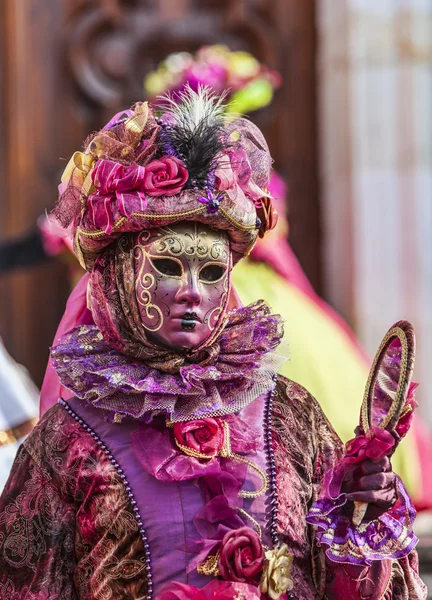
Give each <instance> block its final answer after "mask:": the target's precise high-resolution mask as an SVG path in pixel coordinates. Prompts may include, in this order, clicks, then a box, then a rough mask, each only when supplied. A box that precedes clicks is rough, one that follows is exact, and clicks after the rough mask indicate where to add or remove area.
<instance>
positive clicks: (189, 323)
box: [181, 312, 201, 331]
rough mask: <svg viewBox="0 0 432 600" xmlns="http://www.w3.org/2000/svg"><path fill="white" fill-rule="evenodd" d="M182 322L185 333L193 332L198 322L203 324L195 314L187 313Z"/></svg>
mask: <svg viewBox="0 0 432 600" xmlns="http://www.w3.org/2000/svg"><path fill="white" fill-rule="evenodd" d="M181 321H182V323H181V326H182V328H183V329H184V330H185V331H193V330H194V329H195V327H196V324H197V322H199V323H201V319H200V318H199V317H198V315H197V314H196V313H194V312H186V313H185V314H184V315H183V317H182V320H181Z"/></svg>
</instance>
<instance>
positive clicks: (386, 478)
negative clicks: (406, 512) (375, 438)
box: [342, 456, 397, 521]
mask: <svg viewBox="0 0 432 600" xmlns="http://www.w3.org/2000/svg"><path fill="white" fill-rule="evenodd" d="M342 492H344V493H346V494H347V498H348V500H351V501H353V502H367V503H368V509H367V512H366V515H365V520H367V521H370V520H372V519H376V518H378V517H379V516H380V515H382V514H383V513H385V512H387V511H388V510H390V509H391V508H392V507H393V506H394V504H395V502H396V500H397V492H396V474H395V473H394V472H393V470H392V466H391V462H390V459H389V457H388V456H383V457H382V458H379V459H372V458H365V460H364V461H362V462H361V463H360V464H357V465H355V466H354V467H353V468H352V469H350V470H349V471H348V472H347V473H346V476H345V479H344V481H343V484H342Z"/></svg>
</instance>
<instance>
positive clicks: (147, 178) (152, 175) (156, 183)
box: [143, 156, 189, 196]
mask: <svg viewBox="0 0 432 600" xmlns="http://www.w3.org/2000/svg"><path fill="white" fill-rule="evenodd" d="M188 177H189V174H188V172H187V170H186V167H185V166H184V163H183V162H182V161H181V160H179V159H178V158H175V156H162V157H161V158H159V159H158V160H153V161H151V162H150V163H149V164H148V165H146V167H145V175H144V182H143V189H144V191H145V193H146V194H148V195H149V196H165V195H167V196H174V195H175V194H178V193H179V192H180V191H181V190H182V189H183V187H184V185H185V183H186V182H187V180H188Z"/></svg>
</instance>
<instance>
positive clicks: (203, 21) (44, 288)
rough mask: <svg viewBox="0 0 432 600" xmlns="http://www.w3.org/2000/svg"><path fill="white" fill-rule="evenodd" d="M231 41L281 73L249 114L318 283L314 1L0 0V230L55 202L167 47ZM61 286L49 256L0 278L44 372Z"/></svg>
mask: <svg viewBox="0 0 432 600" xmlns="http://www.w3.org/2000/svg"><path fill="white" fill-rule="evenodd" d="M213 43H226V44H228V45H229V46H230V47H231V48H232V49H245V50H249V51H250V52H252V53H253V54H254V55H256V56H257V58H258V59H259V60H261V61H263V62H264V63H266V64H267V65H269V66H270V67H271V68H273V69H277V70H279V71H280V72H281V74H282V77H283V81H284V83H283V87H282V88H281V89H280V90H279V91H278V92H277V95H276V98H275V101H274V103H273V106H272V108H271V109H270V110H265V111H263V112H262V113H261V114H256V115H254V119H255V120H256V122H257V123H258V125H259V126H260V127H261V128H262V129H263V130H264V133H265V135H266V137H267V139H268V141H269V145H270V148H271V151H272V154H273V157H274V159H275V163H276V167H277V169H278V171H279V172H280V173H281V174H282V175H283V176H285V177H286V179H287V180H288V182H289V200H290V208H289V218H290V226H291V232H290V239H291V243H292V245H293V247H294V249H295V251H296V252H297V254H298V256H299V258H300V260H301V262H302V264H303V266H304V268H305V270H306V272H307V274H308V275H309V277H310V279H311V281H312V283H313V284H314V285H315V287H316V288H317V289H318V290H319V289H320V285H321V278H320V273H321V265H320V260H319V254H320V252H319V250H320V214H319V203H318V187H317V173H318V165H317V126H316V112H317V111H316V87H317V86H316V70H315V66H316V65H315V60H316V33H315V2H314V1H313V0H301V2H299V1H298V0H272V1H271V2H270V1H266V0H19V1H9V2H6V1H4V2H1V3H0V90H1V94H0V130H1V132H2V134H1V136H0V178H1V181H2V182H3V185H2V195H1V199H0V239H2V240H4V239H8V238H10V237H11V236H14V235H17V234H21V233H24V232H26V231H28V230H29V229H30V228H31V227H33V226H34V224H35V221H36V219H37V217H38V216H39V215H41V214H42V213H43V212H44V211H45V210H48V211H49V210H50V209H51V208H52V206H53V204H54V202H55V200H56V186H57V184H58V182H59V180H60V175H61V173H62V171H63V168H64V166H65V161H66V160H67V159H68V158H69V156H70V155H71V154H72V153H73V152H74V151H75V150H76V149H79V148H80V147H81V144H82V141H83V140H84V139H85V137H86V136H87V135H88V134H89V133H90V132H91V131H93V130H95V129H98V128H100V127H101V126H103V125H104V124H105V122H106V121H108V119H109V118H110V117H111V115H112V114H114V113H115V112H116V111H117V110H121V109H123V108H124V107H125V106H128V105H130V104H132V103H133V102H134V101H136V100H140V99H142V98H143V91H142V82H143V78H144V75H145V74H146V73H147V72H148V71H149V70H150V69H153V68H154V67H155V66H156V65H157V64H158V62H159V61H160V60H161V59H163V58H164V57H165V56H166V54H167V53H169V52H174V51H182V50H187V51H195V50H196V49H197V48H199V47H200V46H201V45H203V44H213ZM67 294H68V281H67V273H66V267H65V266H63V265H61V264H60V263H58V262H56V261H52V262H50V263H47V264H45V265H44V266H40V267H34V268H32V269H29V270H25V271H23V272H15V273H13V274H11V275H2V276H0V336H1V337H3V339H4V342H5V345H6V347H7V348H8V349H9V351H10V352H11V354H12V355H13V357H14V358H15V359H16V360H18V361H19V362H21V363H23V364H24V365H25V366H27V368H28V369H29V370H30V373H31V375H32V376H33V378H34V379H35V381H36V383H38V384H40V383H41V381H42V377H43V373H44V369H45V365H46V361H47V357H48V347H49V345H50V343H51V342H52V339H53V335H54V332H55V329H56V326H57V324H58V321H59V319H60V317H61V315H62V312H63V309H64V304H65V300H66V298H67Z"/></svg>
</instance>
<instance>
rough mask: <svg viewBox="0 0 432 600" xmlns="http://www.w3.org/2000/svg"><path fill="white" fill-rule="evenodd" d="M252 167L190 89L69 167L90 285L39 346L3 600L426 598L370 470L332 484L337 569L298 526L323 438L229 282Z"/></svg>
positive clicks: (254, 313) (262, 226) (258, 206)
mask: <svg viewBox="0 0 432 600" xmlns="http://www.w3.org/2000/svg"><path fill="white" fill-rule="evenodd" d="M270 165H271V158H270V155H269V152H268V148H267V144H266V142H265V140H264V138H263V136H262V134H261V133H260V131H259V130H258V129H257V128H256V127H255V126H254V125H252V124H251V123H249V122H248V121H247V120H245V119H242V118H239V119H235V120H234V121H231V122H229V123H228V122H226V121H224V111H223V108H222V105H221V101H220V99H218V98H216V97H213V96H212V95H211V94H210V93H209V92H208V90H205V89H200V90H199V91H198V92H197V93H194V92H192V91H190V90H189V91H187V92H186V93H185V94H183V95H182V96H181V97H180V98H179V99H178V100H177V101H172V102H171V103H169V104H168V107H167V108H166V109H165V112H164V113H163V114H162V116H159V117H158V118H156V117H155V113H154V109H153V108H152V107H150V106H149V105H147V104H146V103H138V104H136V105H135V106H134V107H133V108H132V109H131V110H129V111H126V112H125V113H122V114H119V115H116V117H114V118H113V119H112V120H111V121H110V123H108V125H107V126H106V127H105V128H104V129H103V130H102V131H100V132H99V133H97V134H95V135H94V136H92V137H91V138H90V140H89V141H88V142H87V146H86V149H85V152H84V153H76V154H75V155H74V156H73V157H72V159H71V162H70V163H69V166H68V168H67V169H66V172H65V174H64V178H63V183H62V185H61V186H60V200H59V204H58V206H57V208H56V214H57V216H58V217H59V219H60V220H61V221H62V224H63V226H66V227H67V226H69V227H71V229H72V231H73V233H74V239H75V251H76V253H77V256H78V258H79V260H80V262H81V264H82V265H83V266H85V268H86V269H87V271H88V272H89V275H86V276H84V278H83V280H82V281H81V283H80V284H79V285H78V287H77V288H76V290H75V292H73V295H72V297H71V300H70V301H69V304H68V308H67V311H66V315H65V317H64V321H63V323H62V324H61V327H60V331H59V335H58V336H57V338H56V341H55V345H54V346H53V348H52V350H51V361H52V362H51V367H50V368H49V372H48V376H49V377H52V376H53V374H54V373H55V374H56V376H58V378H59V380H60V382H61V385H62V386H63V390H64V392H63V398H62V399H60V400H59V401H58V402H57V403H56V400H57V398H56V397H54V396H53V397H51V398H46V397H45V398H44V399H43V400H44V402H45V406H46V405H47V404H55V405H54V406H52V407H51V408H50V409H49V410H48V411H47V412H46V413H45V415H44V416H43V418H42V419H41V421H40V423H39V424H38V426H37V427H36V428H35V430H34V432H33V433H32V434H31V435H30V436H29V438H27V440H26V441H25V442H24V444H23V446H22V447H21V449H20V450H19V452H18V455H17V458H16V461H15V465H14V467H13V469H12V472H11V475H10V477H9V480H8V483H7V485H6V488H5V491H4V493H3V495H2V497H1V500H0V597H1V598H5V599H12V598H14V599H15V598H20V599H21V598H23V599H24V598H29V599H30V598H32V599H36V598H37V599H38V600H42V599H44V600H54V599H58V598H62V600H69V599H74V600H75V599H80V600H81V599H84V598H85V599H102V598H103V599H105V598H122V599H125V598H130V599H135V600H136V599H144V598H146V599H147V598H148V599H149V598H156V600H172V599H177V600H186V599H190V598H193V599H195V600H199V599H201V600H202V599H205V598H219V599H223V598H224V599H229V598H232V599H234V598H243V599H246V598H247V599H254V598H255V599H259V598H272V599H277V598H282V599H286V598H298V599H302V600H308V599H311V600H312V599H315V598H324V597H327V598H329V599H342V598H343V599H346V598H356V599H357V598H370V599H375V598H376V599H378V598H400V599H402V598H403V599H405V598H411V599H419V598H425V597H426V596H425V594H426V592H425V588H424V585H423V584H422V582H421V581H420V579H419V577H418V575H417V558H416V554H415V551H414V550H413V546H414V543H415V538H414V536H413V534H412V531H411V525H412V511H411V507H410V503H409V498H408V497H407V496H406V495H404V496H403V498H402V497H400V495H399V493H398V492H396V487H397V489H398V490H399V489H403V488H401V487H400V486H401V485H402V484H401V482H400V481H398V479H397V477H396V476H395V475H394V474H393V472H392V470H391V465H390V461H389V459H388V458H387V457H384V458H383V459H381V460H380V461H372V460H364V461H363V462H362V463H361V464H357V467H356V468H357V470H356V474H355V476H354V475H353V473H350V474H349V476H347V479H346V481H344V495H345V496H344V497H345V500H343V501H341V509H343V510H345V511H347V513H349V511H350V510H352V501H355V500H362V501H364V502H369V508H368V512H367V513H366V517H367V527H366V530H365V529H364V525H363V524H362V525H360V526H359V528H358V529H356V527H355V526H354V525H352V524H351V525H349V526H348V527H346V530H345V534H346V535H348V536H349V539H350V540H351V539H354V540H355V539H357V538H356V536H357V535H360V537H361V539H362V545H361V547H360V546H356V545H355V543H353V544H348V543H347V544H345V546H344V547H339V550H338V552H339V555H340V556H341V559H342V563H343V564H339V563H338V562H336V561H332V560H330V559H329V558H326V553H325V552H324V550H325V546H321V547H320V546H319V545H318V543H317V535H316V531H315V530H314V528H313V527H312V526H310V525H308V522H307V520H306V519H307V518H309V517H307V514H308V511H309V509H310V508H311V506H312V503H313V502H314V500H315V499H316V498H317V497H318V495H319V493H320V490H321V486H322V480H323V477H324V474H325V473H326V471H327V470H328V469H330V468H331V467H332V466H333V465H335V464H336V463H337V461H338V460H339V458H340V456H341V453H342V448H341V443H340V441H339V439H338V438H337V436H336V434H335V433H334V431H333V430H332V428H331V427H330V425H329V424H328V422H327V421H326V419H325V417H324V415H323V413H322V411H321V409H320V408H319V406H318V405H317V403H316V402H315V401H314V399H313V398H312V397H311V396H310V395H309V393H308V392H307V391H306V390H304V389H303V388H302V387H301V386H299V385H297V384H295V383H294V382H292V381H289V380H287V379H285V378H283V377H281V376H279V377H278V376H276V370H277V366H278V362H279V360H280V357H279V356H278V354H277V351H276V350H277V347H278V344H279V341H280V339H281V337H282V334H283V331H282V322H281V318H280V317H279V316H277V315H272V314H271V312H270V309H269V308H268V307H267V305H266V304H265V303H264V302H263V301H258V302H256V303H255V304H252V305H249V306H246V307H241V306H238V305H236V301H235V294H234V291H233V289H232V287H231V274H232V267H233V265H234V264H235V263H236V262H238V261H239V260H240V259H241V258H242V257H243V256H245V255H247V253H248V252H249V251H250V249H251V247H252V246H253V244H254V242H255V240H256V237H257V235H258V233H261V234H262V235H264V234H265V233H266V231H267V230H269V229H270V228H271V227H272V226H274V224H275V220H276V214H275V211H274V209H273V208H272V203H271V199H270V198H269V197H268V195H267V192H266V187H267V184H268V178H269V173H270ZM250 284H251V285H252V286H253V285H254V282H253V281H251V282H250ZM86 299H87V300H86ZM86 301H87V304H88V307H89V308H86V306H85V303H86ZM71 395H72V397H71ZM342 505H343V506H342ZM389 522H391V523H393V525H394V526H393V529H392V528H391V527H389V525H388V524H389ZM362 527H363V529H361V528H362ZM338 533H339V534H340V533H341V532H340V531H339V532H338ZM378 537H379V538H380V541H379V542H378ZM346 539H348V538H346ZM383 544H384V545H385V547H386V548H391V549H392V552H393V553H390V554H389V556H390V557H391V558H394V559H393V560H391V559H387V560H386V559H384V560H376V556H377V552H378V550H377V548H378V546H379V547H380V548H382V546H383ZM333 550H334V548H333ZM367 552H369V553H370V554H371V555H372V554H373V555H374V556H375V560H374V561H373V562H372V564H370V561H369V562H367V561H366V562H365V561H363V562H362V560H361V559H362V556H363V555H364V556H366V555H367ZM362 553H363V554H362ZM352 559H353V560H352Z"/></svg>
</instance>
